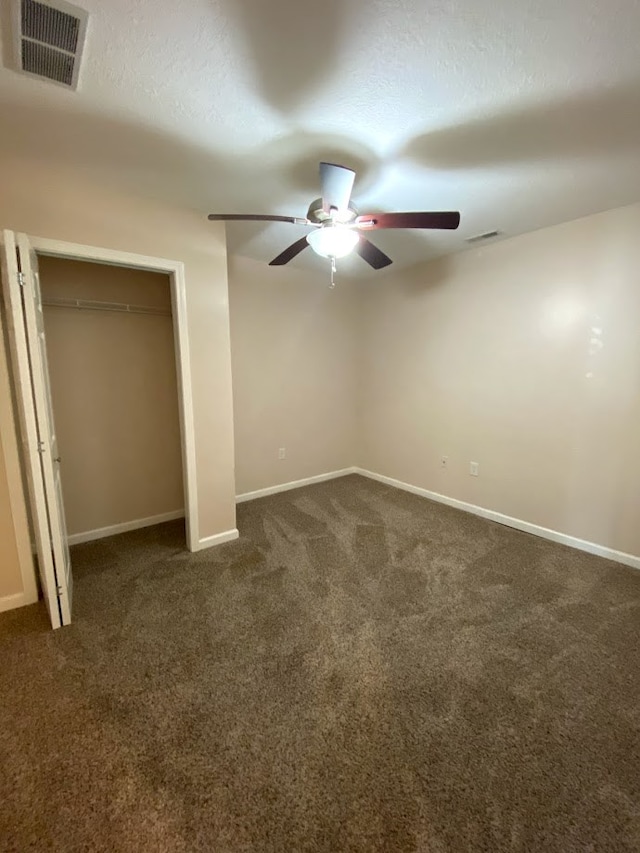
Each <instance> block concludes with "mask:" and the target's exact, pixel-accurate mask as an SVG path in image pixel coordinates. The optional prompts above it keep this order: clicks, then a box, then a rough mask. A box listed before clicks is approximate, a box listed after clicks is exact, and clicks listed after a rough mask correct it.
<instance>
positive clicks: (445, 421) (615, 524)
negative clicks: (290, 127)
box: [358, 206, 640, 555]
mask: <svg viewBox="0 0 640 853" xmlns="http://www.w3.org/2000/svg"><path fill="white" fill-rule="evenodd" d="M639 233H640V206H634V207H629V208H624V209H620V210H614V211H611V212H608V213H604V214H600V215H598V216H593V217H590V218H587V219H582V220H579V221H576V222H571V223H568V224H565V225H561V226H558V227H555V228H549V229H545V230H542V231H538V232H536V233H532V234H528V235H525V236H523V237H518V238H515V239H511V240H506V241H504V242H501V243H498V244H495V245H493V246H487V247H484V248H477V249H475V250H472V251H468V252H465V253H463V254H460V255H457V256H454V257H450V258H447V259H445V260H443V261H440V262H437V263H433V264H430V265H427V266H424V267H422V268H419V269H414V270H412V271H410V272H405V273H403V274H400V275H398V276H396V277H393V278H391V277H389V278H386V279H379V280H378V281H377V282H374V281H372V282H371V283H370V284H367V285H366V288H363V293H362V301H361V304H362V308H363V312H364V316H363V324H362V325H363V328H362V331H363V341H364V364H363V367H364V370H363V374H362V380H363V386H362V395H361V411H360V415H361V428H362V437H363V443H362V449H361V453H360V457H359V460H358V462H359V464H361V465H362V466H363V467H365V468H368V469H370V470H373V471H375V472H378V473H381V474H385V475H387V476H390V477H393V478H396V479H399V480H402V481H404V482H407V483H411V484H413V485H417V486H420V487H422V488H426V489H429V490H432V491H436V492H440V493H442V494H445V495H448V496H451V497H455V498H458V499H461V500H463V501H468V502H470V503H473V504H477V505H480V506H482V507H486V508H489V509H492V510H496V511H499V512H502V513H505V514H507V515H510V516H515V517H517V518H520V519H524V520H526V521H529V522H533V523H535V524H538V525H542V526H544V527H548V528H552V529H555V530H558V531H561V532H563V533H567V534H570V535H573V536H576V537H579V538H582V539H586V540H590V541H593V542H597V543H599V544H602V545H605V546H608V547H611V548H614V549H618V550H621V551H624V552H628V553H631V554H635V555H640V525H639V524H638V518H639V516H640V240H638V234H639ZM443 455H447V456H448V457H449V463H448V468H447V469H446V470H443V469H442V468H441V467H440V458H441V456H443ZM470 461H476V462H478V463H479V464H480V476H479V477H477V478H475V477H471V476H469V462H470Z"/></svg>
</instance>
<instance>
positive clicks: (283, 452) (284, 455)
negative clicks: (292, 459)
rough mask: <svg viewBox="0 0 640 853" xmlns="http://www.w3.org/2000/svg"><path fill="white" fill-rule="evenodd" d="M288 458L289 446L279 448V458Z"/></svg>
mask: <svg viewBox="0 0 640 853" xmlns="http://www.w3.org/2000/svg"><path fill="white" fill-rule="evenodd" d="M286 458H287V448H286V447H281V448H280V449H279V450H278V459H286Z"/></svg>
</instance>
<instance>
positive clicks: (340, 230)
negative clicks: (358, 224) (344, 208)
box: [307, 225, 360, 258]
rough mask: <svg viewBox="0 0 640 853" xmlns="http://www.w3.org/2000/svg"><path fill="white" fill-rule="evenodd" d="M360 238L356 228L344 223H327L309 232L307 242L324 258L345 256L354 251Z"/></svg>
mask: <svg viewBox="0 0 640 853" xmlns="http://www.w3.org/2000/svg"><path fill="white" fill-rule="evenodd" d="M359 239H360V238H359V236H358V234H357V233H356V232H355V231H354V230H352V229H351V228H345V227H344V226H343V225H325V226H324V227H322V228H316V229H315V230H314V231H312V232H311V233H310V234H307V242H308V243H309V245H310V246H311V248H312V249H313V251H314V252H315V253H316V254H318V255H321V256H322V257H323V258H344V256H345V255H348V254H349V252H351V251H353V249H354V248H355V246H356V243H357V242H358V240H359Z"/></svg>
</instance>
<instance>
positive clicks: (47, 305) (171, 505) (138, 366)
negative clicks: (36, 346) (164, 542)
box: [39, 256, 184, 541]
mask: <svg viewBox="0 0 640 853" xmlns="http://www.w3.org/2000/svg"><path fill="white" fill-rule="evenodd" d="M39 268H40V287H41V292H42V300H43V305H44V318H45V330H46V339H47V357H48V362H49V376H50V381H51V392H52V399H53V409H54V417H55V422H56V431H57V434H58V446H59V449H60V456H61V471H62V487H63V493H64V494H63V496H64V506H65V513H66V520H67V531H68V534H69V536H70V538H71V539H72V541H73V537H76V538H78V537H79V536H82V537H86V538H92V536H93V534H97V535H100V532H101V531H104V529H105V528H110V527H114V526H118V525H124V524H130V525H131V526H135V525H138V523H139V526H143V525H145V524H149V523H151V522H153V521H154V520H157V521H162V520H166V518H167V517H169V516H173V517H177V516H179V515H181V514H184V493H183V480H182V460H181V444H180V422H179V411H178V391H177V380H176V364H175V349H174V338H173V324H172V317H171V292H170V282H169V278H168V276H167V275H166V274H164V273H156V272H147V271H144V270H140V269H128V268H124V267H116V266H109V265H106V264H98V263H89V262H84V261H77V260H68V259H64V258H58V257H48V256H41V257H39ZM76 300H79V301H80V304H81V305H83V306H85V307H82V308H78V307H71V306H72V304H73V302H74V301H76ZM124 305H129V306H141V307H142V309H143V310H141V311H126V310H122V308H121V310H118V306H124ZM88 306H92V307H88Z"/></svg>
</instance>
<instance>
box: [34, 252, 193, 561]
mask: <svg viewBox="0 0 640 853" xmlns="http://www.w3.org/2000/svg"><path fill="white" fill-rule="evenodd" d="M29 242H30V243H31V246H32V247H33V248H34V249H35V251H36V253H37V254H40V255H50V256H53V257H59V258H67V259H69V260H76V261H95V262H96V263H100V264H110V265H111V266H115V267H129V268H134V269H142V270H148V271H151V272H164V273H166V274H167V275H168V276H169V282H170V286H171V314H172V322H173V341H174V348H175V357H176V376H177V380H178V383H177V384H178V411H179V415H180V439H181V441H180V444H181V448H182V481H183V488H184V514H185V521H186V524H185V527H186V538H187V548H188V549H189V550H190V551H196V550H198V548H199V542H200V536H199V532H198V491H197V476H196V448H195V426H194V418H193V397H192V384H191V359H190V355H189V326H188V322H187V292H186V280H185V274H184V264H183V263H182V261H171V260H168V259H167V258H154V257H151V256H149V255H138V254H134V253H133V252H120V251H117V250H115V249H103V248H100V247H98V246H83V245H80V244H79V243H67V242H64V241H62V240H50V239H49V238H46V237H33V236H31V235H29Z"/></svg>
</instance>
